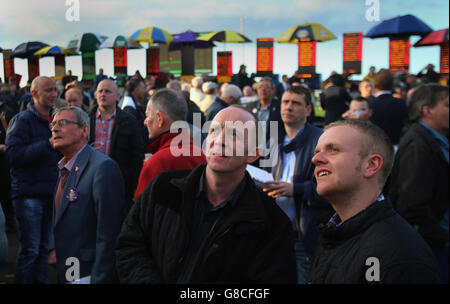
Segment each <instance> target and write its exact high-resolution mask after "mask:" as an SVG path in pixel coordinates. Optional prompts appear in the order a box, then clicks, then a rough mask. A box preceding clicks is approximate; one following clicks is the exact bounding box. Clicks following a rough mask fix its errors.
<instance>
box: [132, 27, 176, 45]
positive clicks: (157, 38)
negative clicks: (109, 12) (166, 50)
mask: <svg viewBox="0 0 450 304" xmlns="http://www.w3.org/2000/svg"><path fill="white" fill-rule="evenodd" d="M130 39H132V40H136V41H140V42H148V43H149V44H152V43H161V44H169V43H170V42H171V41H172V39H173V37H172V35H170V34H169V32H168V31H166V30H164V29H162V28H159V27H155V26H151V27H146V28H143V29H140V30H137V31H136V32H134V34H133V35H131V36H130Z"/></svg>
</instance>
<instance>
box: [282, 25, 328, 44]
mask: <svg viewBox="0 0 450 304" xmlns="http://www.w3.org/2000/svg"><path fill="white" fill-rule="evenodd" d="M334 39H336V36H334V35H333V33H332V32H330V31H329V30H328V29H327V28H326V27H324V26H323V25H322V24H319V23H304V24H300V25H296V26H292V27H290V28H288V29H287V30H285V31H284V32H283V33H282V34H281V35H280V36H279V37H278V39H277V42H278V43H299V42H300V41H328V40H334Z"/></svg>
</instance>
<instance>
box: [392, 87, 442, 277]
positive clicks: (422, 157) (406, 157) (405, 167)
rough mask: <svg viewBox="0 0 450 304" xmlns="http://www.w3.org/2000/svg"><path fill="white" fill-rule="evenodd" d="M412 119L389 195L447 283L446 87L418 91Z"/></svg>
mask: <svg viewBox="0 0 450 304" xmlns="http://www.w3.org/2000/svg"><path fill="white" fill-rule="evenodd" d="M408 114H409V119H410V121H411V122H412V123H413V124H412V125H411V127H410V128H409V129H408V131H407V132H406V133H405V135H404V136H403V137H402V139H401V140H400V145H399V148H398V151H397V155H396V157H395V162H394V168H393V170H392V174H391V181H390V185H389V189H388V191H389V192H386V193H389V195H390V197H391V199H392V202H393V205H394V207H395V208H396V209H397V211H398V212H399V213H400V215H402V216H403V217H404V218H405V219H406V220H407V221H408V222H409V223H410V224H411V225H412V226H413V227H414V228H416V229H417V230H418V232H419V233H420V234H421V235H422V237H423V238H424V239H425V241H427V243H428V244H429V245H430V247H431V248H432V249H433V251H434V253H435V254H436V256H437V258H438V260H439V261H440V262H441V269H442V270H443V274H444V279H445V280H447V281H448V259H449V234H448V229H449V226H448V207H449V190H448V182H449V180H448V175H449V174H448V170H449V157H448V155H449V152H448V151H449V144H448V137H447V136H448V130H449V112H448V87H444V86H441V85H437V84H426V85H422V86H420V87H418V88H417V89H416V90H415V91H414V93H413V94H412V95H411V96H410V99H409V100H408Z"/></svg>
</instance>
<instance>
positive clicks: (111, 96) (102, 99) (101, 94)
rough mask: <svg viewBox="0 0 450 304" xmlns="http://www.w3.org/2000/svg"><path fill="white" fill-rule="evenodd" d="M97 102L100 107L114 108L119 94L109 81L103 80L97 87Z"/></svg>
mask: <svg viewBox="0 0 450 304" xmlns="http://www.w3.org/2000/svg"><path fill="white" fill-rule="evenodd" d="M96 94H97V103H98V106H99V107H100V108H102V109H108V108H114V109H115V108H116V104H117V101H118V100H119V97H120V94H119V92H118V91H117V89H116V87H115V86H114V84H113V83H112V82H111V81H108V80H104V81H102V82H100V84H99V85H98V87H97V93H96Z"/></svg>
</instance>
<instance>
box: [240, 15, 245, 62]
mask: <svg viewBox="0 0 450 304" xmlns="http://www.w3.org/2000/svg"><path fill="white" fill-rule="evenodd" d="M244 21H245V17H241V34H242V35H244V32H245V24H244ZM241 64H245V43H242V63H241Z"/></svg>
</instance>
